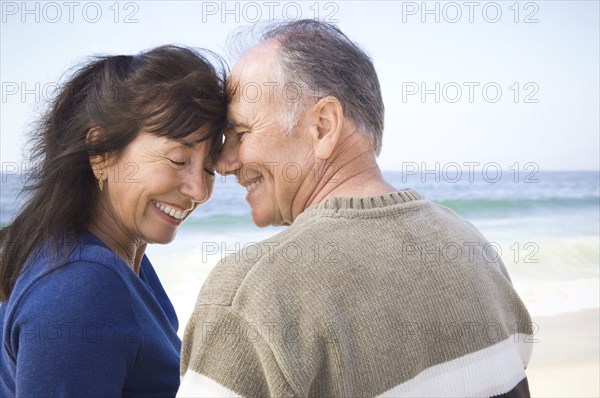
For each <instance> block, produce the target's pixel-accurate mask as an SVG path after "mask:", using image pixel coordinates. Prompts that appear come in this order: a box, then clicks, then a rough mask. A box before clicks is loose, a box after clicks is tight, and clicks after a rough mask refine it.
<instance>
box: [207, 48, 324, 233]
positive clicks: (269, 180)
mask: <svg viewBox="0 0 600 398" xmlns="http://www.w3.org/2000/svg"><path fill="white" fill-rule="evenodd" d="M274 62H275V54H274V52H272V51H270V49H269V48H266V49H265V48H261V47H258V48H255V49H253V50H251V51H250V52H249V53H248V54H246V55H245V56H244V57H243V58H242V59H241V60H240V61H239V62H238V63H237V64H236V65H235V66H234V68H233V70H232V72H231V76H230V78H229V81H228V87H229V89H230V90H233V89H234V88H235V87H237V91H236V95H235V97H234V99H233V100H232V102H231V104H230V106H229V109H228V117H229V120H230V123H231V128H230V129H229V131H227V132H226V134H225V143H224V146H223V149H222V151H221V155H220V157H219V160H218V166H217V170H218V171H219V173H221V174H235V175H236V177H237V179H238V182H239V183H240V184H241V185H243V186H244V187H246V189H247V190H248V194H247V196H246V200H247V201H248V203H249V204H250V207H251V209H252V220H253V221H254V223H255V224H256V225H258V226H259V227H264V226H267V225H285V224H291V223H292V221H293V220H294V218H295V216H296V215H298V214H299V213H300V212H302V211H303V210H304V206H305V204H306V203H307V201H308V197H309V196H310V191H311V190H310V189H309V186H307V185H309V183H310V181H309V180H310V172H311V171H310V168H311V166H312V165H313V164H314V152H313V148H312V144H311V142H310V140H309V138H308V134H306V133H305V132H304V131H303V128H302V124H303V123H302V116H301V117H300V122H299V125H298V126H296V127H297V128H296V129H295V130H296V131H295V132H294V133H293V134H292V135H289V136H288V135H286V134H285V131H284V123H283V121H282V119H281V115H282V107H283V106H284V102H283V101H284V99H283V96H282V91H281V87H278V86H274V85H275V84H276V83H275V82H276V80H275V74H274V73H273V71H274V70H275V69H274V65H273V64H274ZM301 187H303V189H302V190H301V189H300V188H301Z"/></svg>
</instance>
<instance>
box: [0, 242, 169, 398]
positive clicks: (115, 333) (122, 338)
mask: <svg viewBox="0 0 600 398" xmlns="http://www.w3.org/2000/svg"><path fill="white" fill-rule="evenodd" d="M52 263H53V261H52V258H51V257H50V254H49V252H48V251H47V250H42V251H41V254H39V255H38V256H37V257H36V258H35V259H34V261H33V262H32V263H31V265H30V266H29V267H28V268H27V269H26V270H25V272H24V273H23V274H22V275H21V276H20V277H19V279H18V280H17V283H16V285H15V288H14V291H13V292H12V295H11V297H10V299H9V300H8V301H4V302H2V303H0V322H1V324H0V331H1V332H2V347H1V352H0V396H1V397H11V396H15V395H17V396H19V397H50V396H52V397H67V396H68V397H92V396H98V397H120V396H123V397H159V396H161V397H164V396H175V394H176V392H177V388H178V387H179V351H180V349H181V341H180V339H179V338H178V336H177V333H176V332H177V327H178V322H177V316H176V315H175V311H174V309H173V306H172V304H171V302H170V301H169V298H168V297H167V295H166V293H165V291H164V289H163V287H162V285H161V284H160V281H159V280H158V277H157V275H156V273H155V271H154V269H153V268H152V264H150V261H149V260H148V259H147V257H146V256H144V258H143V260H142V263H141V267H140V275H139V277H138V276H137V275H136V274H135V273H134V272H133V271H132V270H131V268H129V267H128V266H127V264H125V263H124V262H123V261H122V260H121V259H120V258H119V257H118V256H116V255H115V254H114V253H113V252H111V251H110V250H109V249H108V248H107V247H106V246H105V245H104V244H103V243H102V242H100V241H99V240H98V239H97V238H96V237H95V236H93V235H91V234H89V233H86V234H84V235H83V236H82V241H81V244H80V245H78V246H77V247H75V248H74V251H73V253H72V254H71V255H70V256H69V259H68V262H67V263H66V264H65V265H63V266H60V267H56V266H52Z"/></svg>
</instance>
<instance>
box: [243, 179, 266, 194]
mask: <svg viewBox="0 0 600 398" xmlns="http://www.w3.org/2000/svg"><path fill="white" fill-rule="evenodd" d="M262 182H263V179H262V178H260V179H258V180H256V181H254V182H253V183H252V184H250V185H248V186H247V187H246V190H247V191H248V192H250V191H252V190H253V189H254V188H256V187H257V186H259V185H260V184H261V183H262Z"/></svg>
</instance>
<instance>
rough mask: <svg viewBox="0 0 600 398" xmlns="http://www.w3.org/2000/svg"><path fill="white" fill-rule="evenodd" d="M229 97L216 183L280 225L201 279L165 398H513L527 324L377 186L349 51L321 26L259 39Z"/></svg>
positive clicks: (370, 92)
mask: <svg viewBox="0 0 600 398" xmlns="http://www.w3.org/2000/svg"><path fill="white" fill-rule="evenodd" d="M257 88H261V89H262V95H261V96H257V95H255V93H256V90H257ZM228 89H229V90H231V91H232V93H235V94H236V95H235V96H234V99H233V100H232V102H231V105H230V108H229V118H230V121H231V130H230V131H228V132H227V133H226V139H225V143H224V147H223V149H222V152H221V155H220V159H219V164H218V171H219V173H221V174H235V175H236V177H237V178H238V181H239V183H240V184H242V185H243V186H244V187H246V189H247V190H248V195H247V201H248V203H249V204H250V207H251V209H252V219H253V221H254V223H256V224H257V225H258V226H266V225H290V227H289V228H287V229H286V230H285V231H283V232H282V233H280V234H278V235H276V236H274V237H272V238H271V239H268V240H266V241H263V242H261V243H260V244H258V245H256V246H255V247H253V248H252V250H244V252H242V253H241V255H232V256H228V257H226V258H225V259H223V261H221V262H220V263H219V264H218V265H217V266H216V267H215V269H214V270H213V272H212V273H211V275H210V276H209V277H208V279H207V280H206V282H205V284H204V286H203V287H202V290H201V292H200V294H199V297H198V301H197V304H196V307H195V311H194V314H193V316H192V318H191V320H190V322H189V324H188V326H187V329H186V332H185V336H184V347H183V349H182V356H181V360H182V364H181V374H182V376H183V377H182V384H181V388H180V390H179V394H180V395H181V396H236V395H242V396H252V397H267V396H274V397H281V396H314V397H369V396H376V395H381V394H383V395H386V396H528V395H529V390H528V385H527V378H526V376H525V372H524V368H525V367H526V365H527V363H528V360H529V356H530V353H531V343H528V340H527V338H528V336H529V335H531V333H532V331H531V324H530V322H531V320H530V318H529V315H528V313H527V310H526V309H525V307H524V305H523V303H522V302H521V300H520V299H519V297H518V296H517V294H516V293H515V291H514V289H513V288H512V285H511V282H510V279H509V277H508V275H507V273H506V269H505V268H504V265H503V264H502V262H501V260H499V259H498V257H497V256H493V255H491V254H490V253H489V249H490V245H489V244H488V242H487V241H486V240H485V238H483V236H481V234H480V233H479V232H478V231H477V230H476V229H475V228H474V227H473V226H472V225H471V224H469V223H467V222H465V221H463V220H462V219H460V218H459V217H458V216H457V215H456V214H455V213H453V212H452V211H450V210H448V209H447V208H445V207H442V206H439V205H436V204H434V203H432V202H430V201H428V200H427V199H426V198H424V197H423V196H422V195H420V194H419V193H418V192H416V191H414V190H412V189H407V190H402V191H397V190H396V189H395V188H394V187H392V186H391V185H389V184H388V183H386V182H385V181H384V179H383V176H382V174H381V171H380V170H379V168H378V166H377V163H376V155H377V154H379V152H380V149H381V137H382V131H383V119H384V108H383V102H382V98H381V92H380V87H379V82H378V79H377V75H376V73H375V69H374V67H373V64H372V62H371V60H370V59H369V58H368V57H367V56H366V55H365V54H364V52H363V51H362V50H361V49H360V48H358V47H357V46H356V45H355V44H353V43H352V42H351V41H350V40H349V39H348V38H347V37H346V36H345V35H344V34H343V33H342V32H340V31H339V30H338V29H337V28H336V27H334V26H332V25H329V24H326V23H322V22H317V21H312V20H302V21H295V22H288V23H284V24H279V25H275V26H274V27H272V28H271V29H270V30H268V31H267V32H266V33H265V34H264V35H263V37H262V41H261V43H260V44H259V45H257V46H256V47H254V48H252V49H250V50H249V51H248V52H246V53H245V54H244V55H243V56H242V58H241V59H240V60H239V61H238V62H237V63H236V65H235V66H234V68H233V70H232V72H231V76H230V79H229V82H228ZM250 89H253V90H255V91H254V92H250ZM490 259H491V260H490Z"/></svg>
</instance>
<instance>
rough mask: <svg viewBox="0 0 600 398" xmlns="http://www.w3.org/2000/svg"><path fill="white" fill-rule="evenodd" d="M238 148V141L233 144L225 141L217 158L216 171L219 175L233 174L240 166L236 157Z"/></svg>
mask: <svg viewBox="0 0 600 398" xmlns="http://www.w3.org/2000/svg"><path fill="white" fill-rule="evenodd" d="M239 148H240V146H239V144H238V143H235V144H234V143H231V142H227V140H226V141H225V143H224V144H223V147H222V148H221V152H220V153H219V158H218V159H217V166H216V170H217V173H219V174H221V175H228V174H233V173H235V172H236V170H239V169H240V168H241V167H242V164H241V162H240V160H239V159H238V153H239Z"/></svg>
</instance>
